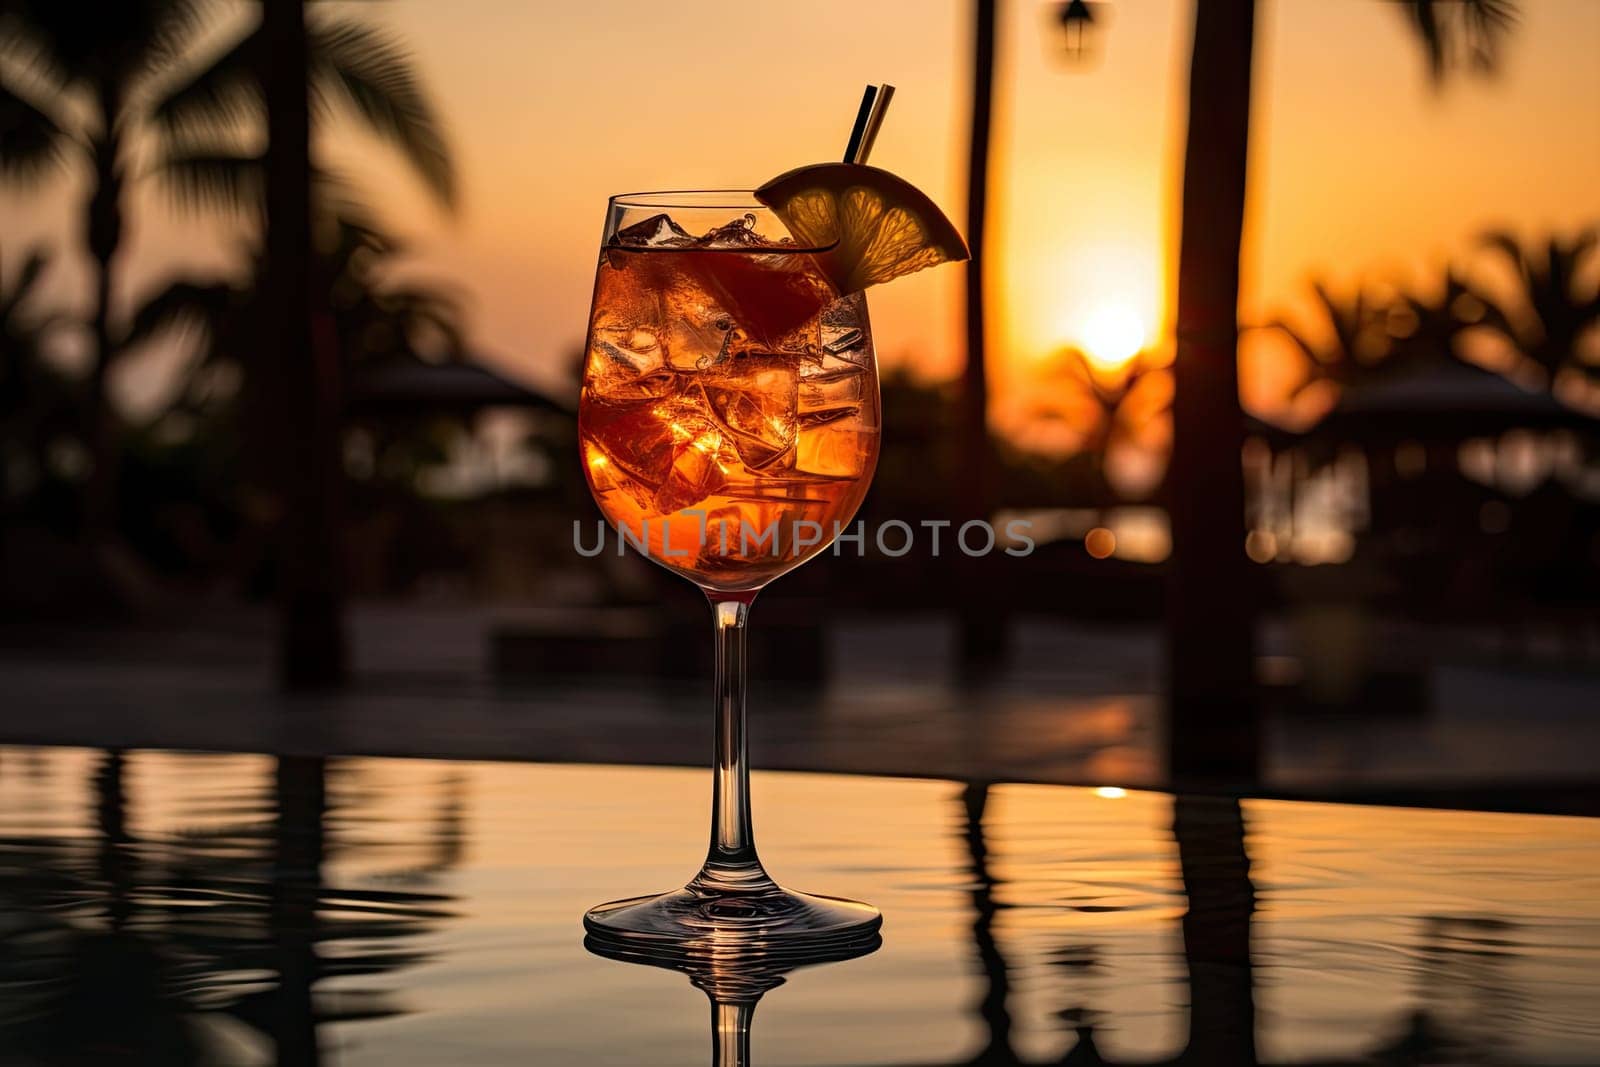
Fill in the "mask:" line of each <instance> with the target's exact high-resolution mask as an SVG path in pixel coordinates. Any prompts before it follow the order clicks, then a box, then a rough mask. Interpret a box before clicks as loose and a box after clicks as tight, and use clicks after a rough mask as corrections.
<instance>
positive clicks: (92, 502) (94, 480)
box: [84, 89, 123, 544]
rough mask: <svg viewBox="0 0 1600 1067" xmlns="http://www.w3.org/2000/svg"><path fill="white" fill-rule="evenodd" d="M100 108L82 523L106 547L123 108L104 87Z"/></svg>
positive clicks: (113, 471) (112, 483) (90, 231)
mask: <svg viewBox="0 0 1600 1067" xmlns="http://www.w3.org/2000/svg"><path fill="white" fill-rule="evenodd" d="M98 106H99V108H100V114H101V118H102V121H103V122H104V124H105V132H104V134H102V135H101V136H100V137H97V138H96V139H95V140H94V141H93V142H92V144H91V145H90V153H91V156H92V161H93V167H92V170H93V176H92V179H91V180H92V182H93V185H92V188H91V190H90V193H89V204H88V211H87V215H86V217H85V219H84V223H85V226H84V229H85V233H84V243H85V244H86V245H87V247H88V249H89V258H90V260H91V261H92V262H93V263H94V305H93V307H92V308H91V310H90V323H91V329H92V332H93V343H94V351H93V353H92V358H93V362H92V363H91V364H90V368H89V381H88V395H87V397H86V398H85V399H86V416H87V421H88V426H87V427H85V429H86V431H87V433H88V436H89V441H88V445H89V456H90V461H91V466H90V471H89V483H88V487H87V492H88V495H87V497H86V499H85V508H84V511H85V513H84V521H85V527H86V530H87V533H88V535H89V540H90V542H91V543H94V544H103V543H104V542H106V541H107V540H109V539H110V537H111V535H112V532H113V531H114V530H115V528H116V510H117V459H118V456H117V415H116V411H115V410H114V409H113V408H112V405H111V395H110V374H111V366H112V364H113V363H114V362H115V360H116V356H117V352H116V339H115V338H114V337H113V336H112V330H111V294H112V287H113V279H114V274H113V271H114V268H115V263H116V258H117V252H118V251H119V250H120V249H121V247H122V230H123V226H122V221H123V220H122V169H121V165H120V159H119V157H120V156H121V153H122V139H121V135H120V134H119V133H118V127H117V125H116V118H117V113H118V111H120V109H121V104H120V102H119V100H118V98H117V96H116V94H115V92H113V91H112V90H110V89H102V90H101V92H100V94H99V100H98Z"/></svg>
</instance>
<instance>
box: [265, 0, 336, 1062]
mask: <svg viewBox="0 0 1600 1067" xmlns="http://www.w3.org/2000/svg"><path fill="white" fill-rule="evenodd" d="M295 2H296V3H298V2H299V0H295ZM268 6H270V5H268ZM327 779H328V767H327V760H326V759H324V758H323V757H321V756H279V757H278V761H277V768H276V771H275V773H274V776H273V797H274V800H275V802H276V809H277V810H276V813H275V818H274V820H273V840H272V847H273V855H272V863H273V872H272V890H271V892H272V899H271V905H270V906H271V912H272V914H271V918H272V939H273V950H274V955H275V957H276V963H277V971H278V987H277V989H276V990H275V991H274V993H273V1013H272V1025H271V1029H272V1037H273V1043H274V1044H275V1045H276V1046H277V1058H276V1062H277V1063H278V1064H279V1065H280V1067H316V1065H317V1064H318V1063H320V1062H321V1057H322V1052H321V1046H320V1044H319V1042H318V1040H317V1012H316V1000H315V996H314V987H315V985H316V983H317V980H318V979H319V978H320V977H321V975H322V963H321V960H320V959H319V957H318V955H317V944H318V932H319V931H318V922H317V909H318V906H319V905H320V904H321V898H322V877H323V873H322V866H323V862H324V860H325V858H326V852H327V830H326V826H325V823H326V820H327V814H328V784H327Z"/></svg>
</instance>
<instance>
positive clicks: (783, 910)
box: [578, 191, 882, 945]
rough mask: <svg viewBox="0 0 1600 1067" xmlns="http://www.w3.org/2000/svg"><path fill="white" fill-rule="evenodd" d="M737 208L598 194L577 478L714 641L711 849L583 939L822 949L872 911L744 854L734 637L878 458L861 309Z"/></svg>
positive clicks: (746, 817) (749, 212)
mask: <svg viewBox="0 0 1600 1067" xmlns="http://www.w3.org/2000/svg"><path fill="white" fill-rule="evenodd" d="M827 253H828V249H825V248H812V247H802V246H800V245H797V244H796V243H795V242H794V241H793V240H792V239H791V238H790V237H789V236H788V234H787V231H786V230H785V229H784V227H783V225H782V223H781V222H779V220H778V219H777V218H776V217H775V216H774V215H773V213H772V212H771V211H769V210H768V209H767V208H766V207H764V206H762V205H761V204H760V203H759V202H758V201H757V200H756V199H755V197H754V196H753V195H752V194H751V193H748V192H729V191H720V192H717V191H713V192H668V193H641V194H630V195H626V196H616V197H612V198H611V201H610V205H609V208H608V210H607V213H606V224H605V233H604V237H603V240H602V249H601V255H600V257H599V264H598V268H597V272H596V276H595V286H594V302H593V306H592V309H591V312H590V317H589V333H588V345H587V356H586V361H585V366H584V376H583V394H582V400H581V401H580V404H579V411H578V432H579V437H580V439H581V442H582V449H583V466H584V473H585V477H586V478H587V479H588V482H589V488H590V490H591V491H592V492H593V494H594V499H595V502H596V503H597V504H598V505H599V506H600V510H601V512H602V513H603V514H604V515H605V517H606V518H607V519H608V520H609V521H610V523H611V524H612V526H613V527H615V528H616V530H617V532H618V536H620V537H623V538H624V539H625V540H626V541H627V542H628V543H630V544H632V545H633V546H634V547H635V548H637V549H638V550H640V551H642V552H643V553H644V554H645V555H647V556H648V557H649V558H650V559H651V560H653V561H654V562H656V563H658V564H660V565H661V566H663V567H666V568H667V569H669V570H671V571H674V572H676V573H678V574H681V575H683V576H684V577H685V578H688V579H689V580H690V581H692V582H694V583H695V584H696V585H697V586H699V587H700V589H701V590H703V591H704V592H705V594H706V598H707V599H708V600H709V601H710V603H711V607H712V612H713V616H714V620H715V641H716V740H715V746H714V778H713V787H712V794H711V796H712V810H711V845H710V849H709V852H708V854H707V856H706V860H705V863H704V865H703V866H702V867H701V868H700V871H699V873H698V874H696V875H695V876H694V878H693V879H691V880H690V881H689V883H688V884H687V885H686V886H684V887H683V888H682V889H677V890H673V891H671V892H668V893H662V894H659V895H654V896H644V897H635V898H632V899H628V900H619V901H613V902H611V903H608V904H602V905H600V906H598V907H596V908H594V909H592V910H590V911H589V913H588V914H587V915H585V916H584V924H585V926H586V927H587V928H588V930H589V932H590V934H591V935H592V936H595V937H600V938H610V939H614V940H620V941H628V942H634V943H638V942H655V943H659V944H663V945H671V944H682V943H685V942H695V941H700V940H702V939H714V940H716V941H717V942H718V943H720V944H757V943H772V942H777V941H784V942H791V943H796V944H798V943H801V942H804V943H806V944H822V943H827V942H829V941H830V940H839V939H844V940H848V939H853V938H859V937H860V936H862V935H863V934H865V933H870V932H871V931H872V930H875V929H877V927H878V926H879V924H880V923H881V922H882V916H881V915H880V914H879V913H878V911H877V909H875V908H873V907H871V906H869V905H867V904H861V903H857V902H855V901H848V900H842V899H838V898H835V897H825V896H815V895H811V894H806V893H798V892H794V891H792V890H788V889H784V888H781V887H780V886H778V885H777V884H776V883H775V882H774V881H773V880H772V879H771V878H770V877H769V876H768V875H767V872H766V870H765V869H764V868H763V867H762V865H761V860H760V859H759V858H758V856H757V855H756V848H755V840H754V837H753V835H752V831H751V822H750V790H749V767H748V762H747V758H746V752H745V625H746V621H747V619H748V617H749V610H750V604H751V602H752V601H753V600H754V599H755V597H756V594H757V593H759V592H760V591H761V590H762V588H764V587H765V586H766V584H767V583H768V582H770V581H772V580H773V579H774V578H776V577H778V575H780V574H783V573H784V572H786V571H788V570H791V569H793V568H794V567H797V566H799V565H800V564H801V563H804V562H805V561H806V560H808V559H810V558H811V557H812V556H815V555H817V554H818V553H819V552H821V551H823V550H824V549H825V548H827V547H828V545H830V544H831V543H833V541H834V539H835V538H836V537H837V536H838V535H839V533H840V532H841V530H844V529H846V528H847V526H848V524H849V522H850V520H851V519H852V517H853V516H854V515H855V512H856V508H857V507H858V506H859V505H860V503H861V498H862V497H863V496H864V495H865V494H866V491H867V487H868V485H869V484H870V483H871V480H872V473H873V469H874V467H875V466H876V463H877V457H878V425H879V413H878V374H877V366H876V363H875V361H874V357H873V350H872V330H871V326H870V324H869V323H868V320H867V305H866V300H865V298H864V297H862V296H861V294H859V293H854V294H848V295H845V296H840V295H839V294H838V293H837V291H836V290H835V289H834V288H833V286H832V284H831V283H830V282H829V281H828V280H827V275H826V274H825V273H824V271H823V269H822V267H821V265H820V264H821V260H820V257H823V256H826V255H827Z"/></svg>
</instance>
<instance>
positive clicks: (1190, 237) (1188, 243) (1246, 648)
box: [1167, 0, 1515, 778]
mask: <svg viewBox="0 0 1600 1067" xmlns="http://www.w3.org/2000/svg"><path fill="white" fill-rule="evenodd" d="M1391 2H1394V3H1396V4H1398V5H1399V7H1400V9H1401V11H1402V13H1403V14H1404V15H1405V16H1406V18H1407V20H1408V22H1409V23H1410V24H1411V25H1412V26H1413V27H1414V28H1415V30H1416V31H1417V33H1418V36H1419V38H1420V41H1421V43H1422V45H1423V48H1424V50H1425V52H1426V54H1427V58H1428V63H1429V68H1430V70H1431V71H1432V73H1433V75H1434V78H1435V81H1436V82H1438V81H1441V80H1442V79H1443V77H1444V76H1445V75H1446V74H1447V73H1448V72H1449V71H1450V70H1451V69H1453V68H1454V67H1455V66H1456V65H1458V64H1459V63H1461V62H1462V61H1463V59H1465V60H1466V61H1467V62H1468V63H1469V65H1470V67H1471V68H1472V69H1475V70H1478V71H1482V72H1488V71H1491V70H1493V69H1494V63H1495V59H1496V56H1497V54H1498V47H1499V42H1500V41H1501V40H1502V39H1503V37H1504V36H1505V34H1506V33H1507V31H1508V30H1509V29H1510V27H1511V26H1512V24H1513V23H1514V21H1515V5H1514V4H1513V3H1512V2H1511V0H1391ZM1255 7H1256V5H1255V0H1200V2H1197V3H1196V4H1195V20H1194V43H1193V49H1192V53H1191V60H1190V76H1189V123H1188V134H1187V140H1186V143H1185V148H1184V175H1183V193H1182V224H1181V225H1182V230H1181V234H1180V237H1179V253H1178V293H1177V320H1178V321H1177V333H1178V337H1177V358H1176V361H1175V363H1174V367H1173V373H1174V376H1175V382H1176V396H1175V398H1174V402H1173V446H1172V463H1171V467H1170V469H1169V476H1168V509H1169V512H1170V514H1171V520H1172V542H1173V559H1172V567H1171V571H1170V575H1171V591H1170V595H1169V597H1168V610H1169V617H1168V635H1167V693H1168V705H1169V712H1170V724H1169V725H1170V730H1169V738H1170V746H1171V756H1172V761H1173V762H1172V768H1173V772H1174V774H1176V775H1180V776H1181V775H1187V774H1199V775H1207V776H1213V775H1219V774H1220V775H1223V776H1227V777H1244V778H1249V777H1254V776H1255V775H1256V774H1257V773H1258V769H1259V768H1258V763H1259V756H1258V751H1257V750H1258V745H1259V739H1260V732H1259V729H1258V727H1257V724H1256V714H1257V712H1256V709H1255V683H1254V647H1255V645H1254V633H1253V629H1254V610H1253V607H1252V605H1251V603H1250V599H1251V598H1250V597H1249V596H1248V594H1247V586H1248V581H1249V572H1248V563H1247V561H1246V559H1245V555H1244V535H1245V529H1244V525H1245V508H1244V476H1243V471H1242V467H1241V463H1240V459H1239V457H1240V449H1241V447H1242V445H1243V441H1244V413H1243V410H1242V408H1241V406H1240V402H1239V372H1238V340H1239V327H1238V319H1237V309H1238V303H1239V249H1240V242H1241V234H1242V229H1243V225H1244V201H1245V177H1246V169H1247V161H1248V157H1249V151H1248V149H1249V129H1250V96H1251V79H1250V67H1251V55H1252V52H1253V50H1254V40H1255Z"/></svg>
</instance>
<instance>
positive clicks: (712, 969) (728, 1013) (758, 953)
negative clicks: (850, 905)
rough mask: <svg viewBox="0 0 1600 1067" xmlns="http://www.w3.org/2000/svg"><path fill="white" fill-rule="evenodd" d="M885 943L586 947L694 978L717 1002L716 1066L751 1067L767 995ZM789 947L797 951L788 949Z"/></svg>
mask: <svg viewBox="0 0 1600 1067" xmlns="http://www.w3.org/2000/svg"><path fill="white" fill-rule="evenodd" d="M882 943H883V939H882V938H881V937H879V936H878V934H877V933H876V932H868V933H865V934H861V935H858V936H857V937H855V938H835V939H832V940H829V941H827V942H824V943H820V944H809V945H804V946H800V945H797V944H796V943H794V942H792V941H791V942H786V943H780V944H779V945H778V946H777V947H772V948H767V949H764V950H763V949H754V948H750V947H739V946H738V945H727V944H721V943H718V942H715V941H703V942H700V943H698V944H688V943H680V944H676V945H670V944H669V945H666V946H662V945H658V944H639V943H637V942H631V943H630V942H622V941H617V940H615V939H611V938H597V937H594V936H590V937H588V938H586V939H585V940H584V942H583V944H584V947H585V948H587V949H588V950H589V951H590V952H593V953H594V954H595V955H597V956H605V957H606V958H607V959H613V960H621V961H623V962H624V963H643V964H646V965H648V966H651V967H667V968H670V969H672V970H675V971H682V972H683V973H684V974H686V975H688V976H689V981H690V983H691V984H692V985H693V986H694V987H695V988H696V989H698V990H700V991H701V992H703V993H705V995H706V997H707V999H709V1000H710V1001H711V1062H712V1064H713V1065H714V1067H747V1065H748V1064H749V1063H750V1020H751V1017H752V1016H753V1015H754V1014H755V1010H756V1002H757V1001H758V1000H760V999H761V997H762V995H763V994H765V993H766V992H767V990H769V989H775V988H777V987H778V986H780V985H782V984H783V980H784V978H785V977H786V976H787V975H788V974H789V972H791V971H795V970H798V969H799V968H801V967H813V966H816V965H817V964H822V963H839V962H842V961H844V960H853V959H856V958H857V957H860V956H866V955H868V954H870V953H873V952H876V951H877V950H878V946H879V945H880V944H882ZM784 944H788V945H791V946H793V947H789V948H784V947H782V946H783V945H784Z"/></svg>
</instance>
